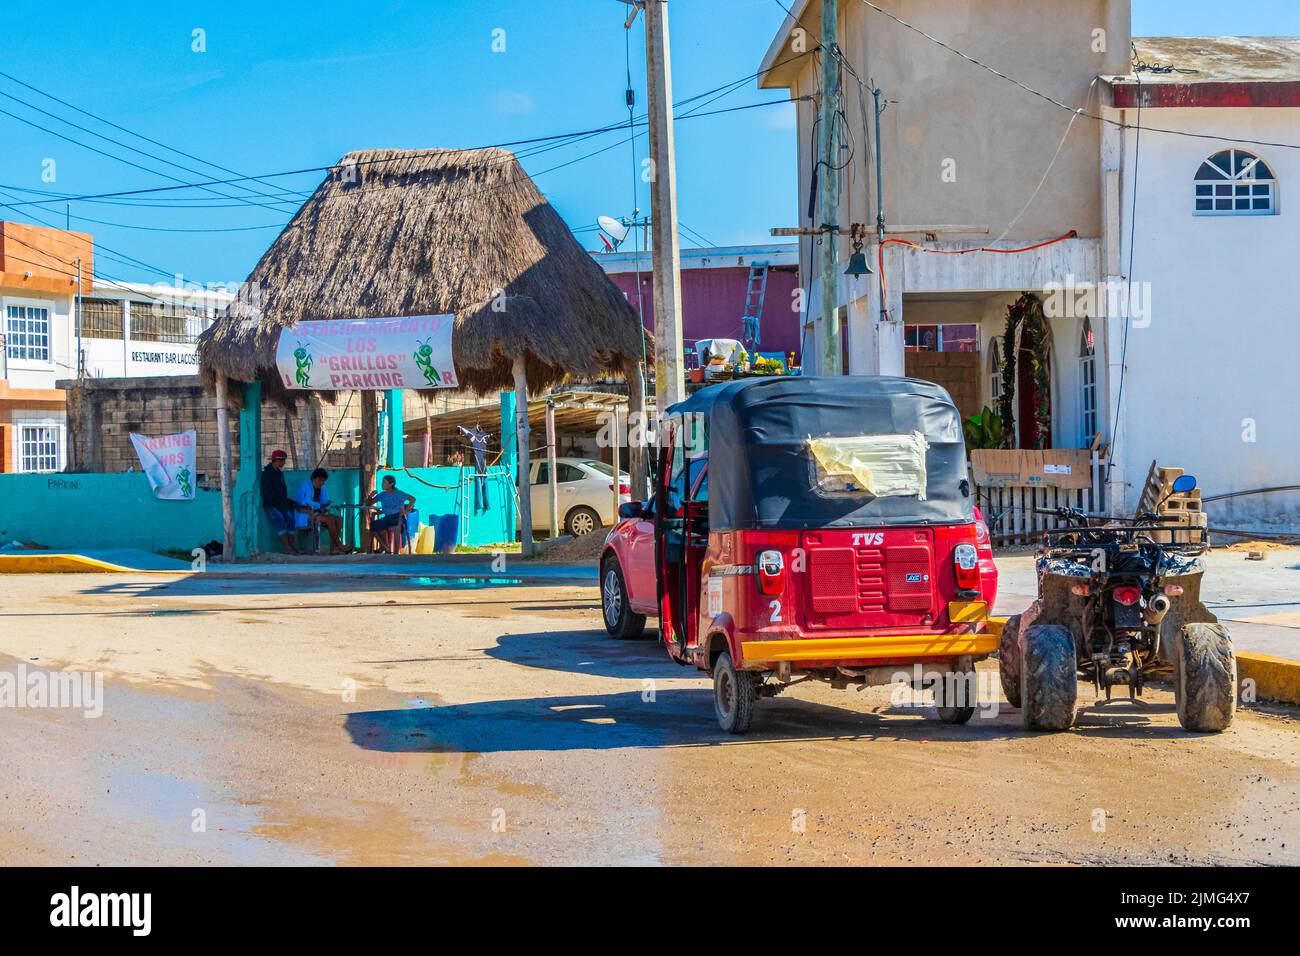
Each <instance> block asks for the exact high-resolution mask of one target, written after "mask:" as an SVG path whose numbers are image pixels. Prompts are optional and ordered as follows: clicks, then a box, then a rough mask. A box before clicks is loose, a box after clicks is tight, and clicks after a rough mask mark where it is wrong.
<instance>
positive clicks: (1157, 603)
mask: <svg viewBox="0 0 1300 956" xmlns="http://www.w3.org/2000/svg"><path fill="white" fill-rule="evenodd" d="M1171 604H1172V602H1171V601H1170V600H1169V598H1167V597H1166V596H1165V595H1163V594H1157V595H1156V596H1155V597H1153V598H1152V599H1151V603H1150V604H1149V605H1147V620H1148V621H1150V622H1151V623H1152V624H1159V623H1160V622H1161V621H1162V620H1163V619H1164V616H1165V615H1166V614H1168V613H1169V608H1170V606H1171Z"/></svg>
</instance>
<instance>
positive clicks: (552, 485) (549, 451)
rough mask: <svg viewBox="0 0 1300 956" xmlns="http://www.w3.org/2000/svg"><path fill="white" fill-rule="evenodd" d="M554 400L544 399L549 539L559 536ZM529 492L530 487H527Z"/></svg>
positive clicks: (558, 491) (558, 488)
mask: <svg viewBox="0 0 1300 956" xmlns="http://www.w3.org/2000/svg"><path fill="white" fill-rule="evenodd" d="M555 456H556V451H555V400H554V399H553V398H551V397H550V396H547V399H546V473H547V480H546V486H547V487H546V493H547V495H548V496H549V498H550V502H551V526H550V531H551V540H552V541H554V540H555V539H556V538H558V537H559V536H560V484H559V478H558V477H557V475H556V468H555ZM529 491H530V493H531V489H529Z"/></svg>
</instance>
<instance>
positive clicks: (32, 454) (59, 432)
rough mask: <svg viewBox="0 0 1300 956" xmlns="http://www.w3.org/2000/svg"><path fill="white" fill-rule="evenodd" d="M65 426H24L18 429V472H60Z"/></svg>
mask: <svg viewBox="0 0 1300 956" xmlns="http://www.w3.org/2000/svg"><path fill="white" fill-rule="evenodd" d="M62 439H63V426H61V425H22V426H20V427H19V429H18V470H19V471H59V470H60V469H61V468H62V461H61V458H62V451H63V449H62V445H63V441H62Z"/></svg>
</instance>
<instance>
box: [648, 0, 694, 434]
mask: <svg viewBox="0 0 1300 956" xmlns="http://www.w3.org/2000/svg"><path fill="white" fill-rule="evenodd" d="M638 5H639V6H641V7H643V8H644V9H645V49H646V87H647V90H646V92H647V100H648V106H649V131H650V217H651V219H652V220H653V221H654V233H653V236H654V242H653V250H652V254H653V257H654V310H655V401H656V403H657V404H656V406H655V409H656V414H658V415H659V416H660V417H661V418H662V417H663V414H664V411H665V410H666V409H667V408H668V406H669V405H672V404H673V403H675V402H680V401H682V400H683V399H685V398H686V380H685V377H684V376H683V373H682V308H681V306H682V276H681V258H680V250H679V247H678V240H677V160H676V158H675V153H674V150H673V75H672V66H671V64H670V61H669V54H668V3H667V0H642V2H641V3H639V4H638Z"/></svg>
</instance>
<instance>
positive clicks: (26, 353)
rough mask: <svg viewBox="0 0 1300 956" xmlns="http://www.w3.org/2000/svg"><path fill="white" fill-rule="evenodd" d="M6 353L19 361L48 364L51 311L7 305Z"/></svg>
mask: <svg viewBox="0 0 1300 956" xmlns="http://www.w3.org/2000/svg"><path fill="white" fill-rule="evenodd" d="M5 351H6V352H7V354H8V355H9V358H11V359H16V360H18V361H32V362H48V361H49V360H50V310H49V309H47V308H44V307H42V306H39V305H6V306H5Z"/></svg>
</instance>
